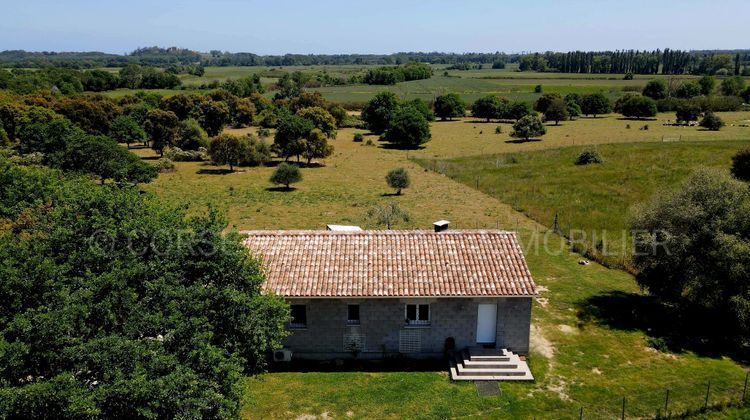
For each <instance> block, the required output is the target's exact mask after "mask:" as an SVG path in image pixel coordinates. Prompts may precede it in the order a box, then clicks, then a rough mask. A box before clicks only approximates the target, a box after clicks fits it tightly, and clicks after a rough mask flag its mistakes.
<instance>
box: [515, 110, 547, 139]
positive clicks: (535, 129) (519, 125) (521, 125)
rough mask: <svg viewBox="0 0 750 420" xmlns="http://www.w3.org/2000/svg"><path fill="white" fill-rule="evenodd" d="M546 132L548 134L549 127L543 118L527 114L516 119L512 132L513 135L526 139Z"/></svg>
mask: <svg viewBox="0 0 750 420" xmlns="http://www.w3.org/2000/svg"><path fill="white" fill-rule="evenodd" d="M545 134H547V128H546V127H544V123H542V120H540V119H539V117H537V116H534V115H527V116H525V117H523V118H521V119H520V120H518V121H516V123H515V124H513V132H511V133H510V135H511V137H515V138H517V139H524V140H526V141H528V140H529V139H530V138H531V137H537V136H543V135H545Z"/></svg>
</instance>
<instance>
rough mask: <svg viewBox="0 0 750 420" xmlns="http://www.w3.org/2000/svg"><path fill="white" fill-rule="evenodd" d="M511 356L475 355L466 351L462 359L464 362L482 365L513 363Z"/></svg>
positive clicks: (462, 354) (462, 353)
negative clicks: (485, 363) (484, 363)
mask: <svg viewBox="0 0 750 420" xmlns="http://www.w3.org/2000/svg"><path fill="white" fill-rule="evenodd" d="M511 355H512V353H511V354H507V353H506V354H505V355H503V356H497V355H473V354H470V353H469V351H467V350H464V351H463V352H461V357H463V359H464V360H466V361H470V362H471V363H482V362H489V363H496V362H510V361H511Z"/></svg>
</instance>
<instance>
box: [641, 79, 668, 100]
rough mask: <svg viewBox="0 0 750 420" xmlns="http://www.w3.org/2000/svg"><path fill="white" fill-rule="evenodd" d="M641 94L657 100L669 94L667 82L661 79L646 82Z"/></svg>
mask: <svg viewBox="0 0 750 420" xmlns="http://www.w3.org/2000/svg"><path fill="white" fill-rule="evenodd" d="M641 93H642V94H643V96H648V97H649V98H651V99H654V100H657V101H658V100H659V99H664V98H666V97H667V96H668V95H669V91H668V89H667V84H666V82H664V80H663V79H654V80H651V81H650V82H648V83H646V86H645V87H644V88H643V92H641Z"/></svg>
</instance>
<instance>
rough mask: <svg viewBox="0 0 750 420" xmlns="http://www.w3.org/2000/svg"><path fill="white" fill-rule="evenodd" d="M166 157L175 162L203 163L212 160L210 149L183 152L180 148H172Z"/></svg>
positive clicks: (202, 148) (203, 148) (165, 154)
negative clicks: (209, 153)
mask: <svg viewBox="0 0 750 420" xmlns="http://www.w3.org/2000/svg"><path fill="white" fill-rule="evenodd" d="M164 156H166V157H168V158H169V159H171V160H172V161H174V162H203V161H206V160H209V159H210V156H208V149H206V148H205V147H201V148H199V149H198V150H182V149H180V148H179V147H170V148H169V149H168V150H167V152H166V153H164Z"/></svg>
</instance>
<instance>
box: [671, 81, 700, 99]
mask: <svg viewBox="0 0 750 420" xmlns="http://www.w3.org/2000/svg"><path fill="white" fill-rule="evenodd" d="M700 94H701V85H700V84H699V83H698V82H687V83H683V84H681V85H680V86H679V87H678V88H677V89H676V90H675V96H676V97H678V98H686V99H690V98H692V97H695V96H698V95H700Z"/></svg>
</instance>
